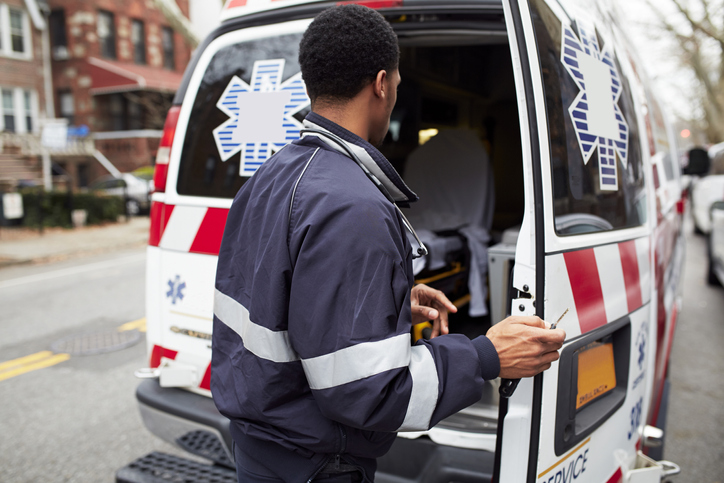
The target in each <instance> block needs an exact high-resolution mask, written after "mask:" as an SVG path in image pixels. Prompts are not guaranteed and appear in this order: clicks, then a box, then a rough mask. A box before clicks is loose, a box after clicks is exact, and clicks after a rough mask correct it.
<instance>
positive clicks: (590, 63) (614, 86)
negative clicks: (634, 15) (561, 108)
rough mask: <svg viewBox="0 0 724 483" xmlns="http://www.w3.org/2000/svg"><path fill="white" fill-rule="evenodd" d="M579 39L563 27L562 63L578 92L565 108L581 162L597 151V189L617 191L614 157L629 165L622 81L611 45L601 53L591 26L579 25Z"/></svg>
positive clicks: (569, 29)
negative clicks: (622, 111)
mask: <svg viewBox="0 0 724 483" xmlns="http://www.w3.org/2000/svg"><path fill="white" fill-rule="evenodd" d="M578 25H579V28H578V31H579V33H580V39H579V37H577V36H576V34H575V32H573V30H572V29H571V27H570V26H567V27H564V28H563V40H562V48H561V62H562V63H563V65H564V66H565V68H566V70H567V71H568V73H569V74H570V76H571V77H572V78H573V80H574V81H575V82H576V85H578V88H579V89H580V92H579V93H578V96H577V97H576V98H575V99H574V101H573V103H572V104H571V106H570V107H569V109H568V113H569V114H570V116H571V120H572V121H573V127H574V128H575V130H576V136H577V138H578V145H579V147H580V149H581V154H582V155H583V163H584V164H588V162H589V161H590V159H591V155H593V153H594V151H595V150H596V148H598V173H599V180H600V183H599V186H600V189H601V190H602V191H617V190H618V173H617V170H618V168H617V165H616V157H617V156H616V154H618V159H619V160H620V161H621V164H622V165H623V166H624V167H626V166H627V162H628V157H627V155H628V135H629V128H628V124H627V123H626V120H625V119H624V117H623V114H622V113H621V110H620V109H619V107H618V99H619V98H620V97H621V92H622V86H621V79H620V77H619V74H618V70H617V69H616V65H615V63H614V60H613V59H614V54H613V48H612V47H611V46H610V44H608V43H607V44H606V45H605V46H604V49H603V51H601V49H600V47H599V44H598V36H597V35H596V30H595V28H593V27H588V26H586V25H584V24H583V23H582V22H579V23H578Z"/></svg>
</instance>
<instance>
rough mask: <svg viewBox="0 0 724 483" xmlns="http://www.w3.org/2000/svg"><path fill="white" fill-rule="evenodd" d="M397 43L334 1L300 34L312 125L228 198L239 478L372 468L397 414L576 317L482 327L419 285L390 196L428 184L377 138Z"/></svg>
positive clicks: (229, 366) (397, 425) (530, 351)
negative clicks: (466, 328)
mask: <svg viewBox="0 0 724 483" xmlns="http://www.w3.org/2000/svg"><path fill="white" fill-rule="evenodd" d="M398 59H399V48H398V46H397V38H396V36H395V34H394V32H393V31H392V28H391V27H390V26H389V24H387V22H386V21H385V20H384V18H383V17H382V16H381V15H380V14H379V13H377V12H375V11H373V10H370V9H368V8H366V7H361V6H357V5H345V6H339V7H334V8H331V9H329V10H326V11H325V12H323V13H322V14H320V15H319V16H318V17H317V18H316V19H315V20H314V21H313V22H312V24H311V25H310V26H309V28H308V30H307V32H306V33H305V34H304V37H303V39H302V41H301V44H300V50H299V61H300V65H301V70H302V76H303V78H304V80H305V83H306V85H307V91H308V93H309V96H310V99H311V101H312V113H310V114H309V116H308V117H307V119H306V120H305V125H306V126H307V128H309V129H312V130H313V132H309V133H307V135H305V136H303V137H302V138H301V139H300V140H298V141H295V142H293V143H291V144H289V145H287V146H285V147H284V148H283V149H282V150H280V151H279V152H278V153H277V154H276V155H275V156H274V157H273V158H271V159H270V160H269V161H267V162H266V163H265V164H264V165H263V166H262V167H261V168H260V169H259V170H258V172H257V173H256V174H255V175H254V176H253V177H252V178H251V179H250V180H249V181H247V183H246V184H245V185H244V187H243V188H242V189H241V190H240V191H239V193H238V195H237V197H236V199H235V200H234V203H233V205H232V207H231V210H230V212H229V217H228V221H227V225H226V231H225V233H224V238H223V242H222V246H221V252H220V254H219V262H218V271H217V279H216V293H215V304H214V336H213V337H214V338H213V357H212V370H211V390H212V393H213V396H214V400H215V402H216V404H217V406H218V408H219V410H220V411H221V412H222V413H223V414H224V415H226V416H227V417H229V418H230V419H231V433H232V437H233V439H234V442H235V450H234V453H235V458H236V465H237V471H238V475H239V481H240V482H241V481H313V480H314V481H317V480H323V481H329V482H331V481H372V480H373V478H374V472H375V468H376V462H375V459H376V458H377V457H379V456H381V455H383V454H385V453H386V452H387V450H388V449H389V448H390V446H391V444H392V442H393V440H394V438H395V434H396V432H397V431H405V430H426V429H428V428H430V427H431V426H433V425H435V424H436V423H437V422H439V421H440V420H441V419H443V418H445V417H447V416H449V415H451V414H453V413H455V412H457V411H459V410H460V409H462V408H464V407H466V406H469V405H470V404H473V403H474V402H476V401H477V400H478V399H479V398H480V396H481V392H482V388H483V384H484V381H485V380H489V379H493V378H495V377H498V376H501V377H507V378H518V377H526V376H532V375H534V374H537V373H538V372H540V371H542V370H544V369H546V368H548V367H549V366H550V363H551V362H552V361H554V360H556V359H557V358H558V353H557V350H558V349H559V348H560V347H561V344H562V342H563V340H564V337H565V334H564V333H563V331H561V330H545V327H546V325H545V323H544V322H543V321H541V320H540V319H538V318H535V317H518V318H510V319H507V320H505V321H503V322H501V323H500V324H497V325H495V326H494V327H493V328H492V329H490V331H489V332H488V336H487V337H484V336H483V337H478V338H476V339H475V340H472V341H471V340H469V339H468V338H466V337H465V336H463V335H454V334H453V335H446V334H447V332H448V329H447V313H448V311H451V312H455V311H456V309H455V307H454V306H453V305H452V304H451V303H450V301H449V300H448V299H447V298H446V297H445V296H444V295H443V294H442V293H441V292H439V291H436V290H433V289H431V288H429V287H426V286H422V285H418V286H415V287H414V288H413V276H412V267H411V259H412V252H413V248H412V247H411V245H410V243H409V242H408V239H407V237H406V234H405V221H404V220H403V218H402V216H401V214H400V213H399V212H398V211H399V210H398V209H397V208H396V207H395V206H394V204H393V203H392V202H391V201H390V198H392V199H393V200H394V202H396V203H405V202H410V201H414V200H415V199H416V195H415V194H414V193H413V192H412V191H411V190H410V189H409V188H408V187H407V186H405V184H404V183H403V181H402V180H401V178H400V177H399V175H398V174H397V173H396V172H395V170H394V169H393V168H392V166H391V165H390V163H389V162H388V161H387V160H386V159H385V158H384V156H382V154H381V153H380V152H379V151H378V150H377V149H376V148H375V147H374V145H377V144H379V143H381V142H382V139H383V138H384V136H385V133H386V132H387V129H388V127H389V122H390V114H391V112H392V108H393V107H394V105H395V101H396V98H397V94H396V90H397V86H398V85H399V83H400V75H399V72H398ZM353 158H356V159H353ZM358 163H359V164H358ZM365 170H366V171H369V172H370V173H371V175H373V177H374V179H377V180H378V181H379V182H380V183H381V185H382V187H378V186H376V185H375V183H374V182H373V181H371V177H370V176H368V175H367V174H366V173H365ZM415 248H417V247H415ZM424 320H433V321H434V330H433V335H434V336H437V335H438V334H441V336H440V337H435V338H433V339H431V340H429V341H421V342H419V343H418V344H417V345H415V346H412V347H411V345H410V327H411V323H416V322H420V321H424Z"/></svg>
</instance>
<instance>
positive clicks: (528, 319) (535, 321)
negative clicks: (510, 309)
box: [501, 315, 550, 329]
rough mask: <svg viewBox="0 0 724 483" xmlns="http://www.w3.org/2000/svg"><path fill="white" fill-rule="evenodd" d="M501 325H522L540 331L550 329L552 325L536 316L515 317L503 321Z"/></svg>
mask: <svg viewBox="0 0 724 483" xmlns="http://www.w3.org/2000/svg"><path fill="white" fill-rule="evenodd" d="M501 323H507V324H521V325H527V326H530V327H537V328H539V329H548V327H550V324H547V323H546V322H544V321H543V320H542V319H541V318H540V317H537V316H535V315H514V316H511V317H508V318H507V319H505V320H503V321H502V322H501Z"/></svg>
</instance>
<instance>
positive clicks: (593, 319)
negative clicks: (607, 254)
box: [563, 248, 607, 334]
mask: <svg viewBox="0 0 724 483" xmlns="http://www.w3.org/2000/svg"><path fill="white" fill-rule="evenodd" d="M563 259H564V260H565V262H566V269H567V270H568V278H569V280H570V282H571V290H572V291H573V299H574V301H575V303H576V311H577V312H578V322H579V324H580V326H581V333H582V334H584V333H586V332H588V331H591V330H593V329H596V328H598V327H601V326H602V325H605V324H606V322H607V319H606V309H605V307H604V304H603V291H602V290H601V280H600V278H599V275H598V266H597V265H596V256H595V254H594V253H593V248H588V249H586V250H579V251H576V252H568V253H564V254H563Z"/></svg>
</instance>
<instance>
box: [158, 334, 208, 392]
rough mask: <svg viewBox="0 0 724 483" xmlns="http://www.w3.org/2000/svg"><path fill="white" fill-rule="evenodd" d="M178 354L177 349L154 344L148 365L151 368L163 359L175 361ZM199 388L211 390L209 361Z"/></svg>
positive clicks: (159, 363)
mask: <svg viewBox="0 0 724 483" xmlns="http://www.w3.org/2000/svg"><path fill="white" fill-rule="evenodd" d="M178 355H179V353H178V351H174V350H171V349H166V348H165V347H161V346H160V345H154V346H153V349H152V350H151V357H150V361H149V365H150V367H151V368H152V369H155V368H157V367H159V366H160V365H161V362H163V359H170V360H172V361H175V360H177V358H178ZM199 389H205V390H207V391H209V390H211V362H209V363H208V365H207V366H206V370H205V371H204V376H203V377H202V378H201V381H200V382H199Z"/></svg>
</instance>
